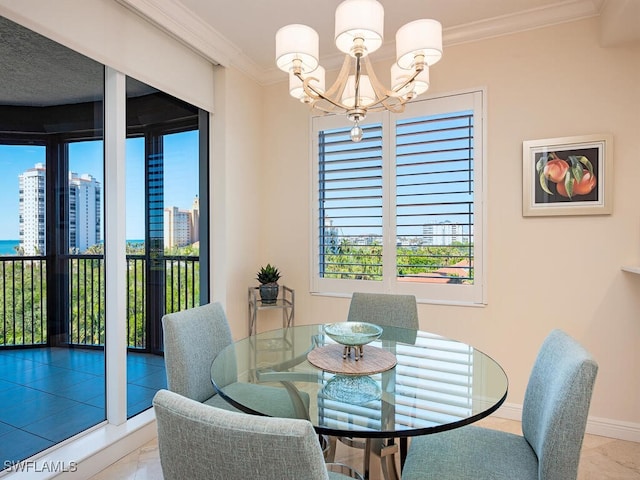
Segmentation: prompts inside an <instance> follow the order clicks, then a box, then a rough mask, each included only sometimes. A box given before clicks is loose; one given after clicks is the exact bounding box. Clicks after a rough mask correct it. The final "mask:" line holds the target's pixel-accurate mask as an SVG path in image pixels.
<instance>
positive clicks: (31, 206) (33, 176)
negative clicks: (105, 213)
mask: <svg viewBox="0 0 640 480" xmlns="http://www.w3.org/2000/svg"><path fill="white" fill-rule="evenodd" d="M18 177H19V180H20V247H21V248H22V250H23V252H24V254H25V255H44V253H45V245H46V198H47V196H46V188H45V183H46V180H45V178H46V166H45V165H44V164H42V163H37V164H36V165H35V167H34V168H30V169H29V170H26V171H25V172H23V173H21V174H20V175H19V176H18ZM101 204H102V187H101V185H100V182H98V181H97V180H96V179H95V178H93V177H92V176H91V175H89V174H83V175H77V174H76V173H72V172H69V250H70V251H76V252H84V251H85V250H86V249H87V248H89V247H90V246H92V245H95V244H97V243H100V241H101V235H100V231H101V224H102V223H101V215H100V211H101V208H100V207H101Z"/></svg>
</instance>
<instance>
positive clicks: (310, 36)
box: [276, 24, 319, 73]
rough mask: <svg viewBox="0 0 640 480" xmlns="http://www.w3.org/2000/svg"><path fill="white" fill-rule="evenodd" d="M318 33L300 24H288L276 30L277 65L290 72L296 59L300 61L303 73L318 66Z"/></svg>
mask: <svg viewBox="0 0 640 480" xmlns="http://www.w3.org/2000/svg"><path fill="white" fill-rule="evenodd" d="M318 42H319V37H318V33H317V32H316V31H315V30H314V29H313V28H311V27H308V26H306V25H300V24H292V25H286V26H284V27H282V28H281V29H280V30H278V31H277V32H276V65H277V66H278V68H279V69H280V70H283V71H285V72H289V71H291V70H292V69H293V66H294V60H299V61H300V68H301V69H302V73H309V72H312V71H314V70H315V69H316V68H318Z"/></svg>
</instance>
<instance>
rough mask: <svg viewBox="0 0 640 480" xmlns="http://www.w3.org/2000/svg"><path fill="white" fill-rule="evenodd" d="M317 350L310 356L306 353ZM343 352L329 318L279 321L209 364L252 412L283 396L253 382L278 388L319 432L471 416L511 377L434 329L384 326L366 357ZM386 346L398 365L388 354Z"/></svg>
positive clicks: (496, 402) (432, 425) (411, 431)
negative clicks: (326, 324) (327, 327)
mask: <svg viewBox="0 0 640 480" xmlns="http://www.w3.org/2000/svg"><path fill="white" fill-rule="evenodd" d="M319 349H322V350H319ZM312 350H315V352H314V354H312V356H311V359H312V360H313V363H312V362H310V361H309V360H308V359H307V356H308V354H309V353H310V352H311V351H312ZM342 354H343V350H342V346H341V345H337V344H336V343H335V342H334V341H333V340H332V339H331V338H329V337H328V336H327V335H326V334H325V333H324V329H323V325H302V326H295V327H289V328H282V329H278V330H273V331H269V332H264V333H260V334H258V335H255V336H251V337H247V338H244V339H242V340H239V341H237V342H235V343H233V344H231V345H229V346H228V347H226V348H225V349H224V350H222V351H221V352H220V354H219V355H218V356H217V357H216V358H215V360H214V361H213V363H212V365H211V381H212V382H213V385H214V387H215V389H216V391H217V392H218V393H219V394H220V395H221V396H222V397H223V398H225V399H226V400H227V401H228V402H229V403H231V404H232V405H234V406H235V407H237V408H239V409H240V410H242V411H245V412H247V413H253V414H259V415H268V416H282V415H283V413H282V412H283V405H282V398H283V396H282V395H273V396H271V395H268V394H262V392H261V391H259V392H258V393H256V390H255V389H256V388H258V389H261V388H262V389H265V390H266V391H276V390H273V389H280V390H282V391H286V392H287V394H288V396H287V395H285V398H288V399H290V400H291V405H289V406H288V407H290V408H285V409H284V410H285V411H289V412H294V413H292V415H291V416H297V417H300V418H306V419H308V420H310V421H311V422H312V423H313V425H314V427H315V429H316V431H317V432H318V433H322V434H328V435H344V436H351V437H369V438H375V437H379V438H387V437H408V436H414V435H423V434H427V433H435V432H439V431H443V430H449V429H452V428H456V427H459V426H462V425H466V424H469V423H472V422H475V421H477V420H479V419H481V418H483V417H485V416H487V415H489V414H491V413H492V412H494V411H495V410H497V409H498V407H499V406H500V405H501V404H502V403H503V402H504V400H505V398H506V396H507V389H508V380H507V376H506V374H505V372H504V370H503V369H502V367H501V366H500V365H499V364H498V363H497V362H496V361H495V360H493V359H492V358H491V357H489V356H487V355H486V354H484V353H483V352H481V351H479V350H477V349H475V348H474V347H473V346H471V345H467V344H465V343H462V342H458V341H455V340H451V339H448V338H445V337H442V336H439V335H435V334H432V333H428V332H424V331H416V330H408V329H403V328H396V327H387V326H383V332H382V335H381V336H380V338H379V339H378V340H375V341H373V342H371V343H369V344H367V345H365V346H364V350H363V354H364V355H363V356H362V357H361V358H360V359H359V360H358V361H357V362H360V363H358V364H355V363H354V362H356V360H355V356H354V355H353V354H351V355H350V356H348V357H347V358H346V359H343V358H342ZM390 355H392V357H394V358H395V362H392V363H395V365H392V364H389V363H385V362H386V360H388V358H389V356H390ZM319 357H320V358H322V359H324V360H330V361H331V365H332V368H331V369H330V370H331V371H329V370H327V369H323V368H319V367H318V366H316V365H318V364H319V365H321V366H324V363H323V362H319V361H318V358H319ZM381 358H384V359H385V361H384V362H380V363H376V359H381ZM336 362H337V363H336ZM367 362H369V363H367ZM374 363H375V365H374ZM336 364H337V365H339V367H338V368H335V365H336ZM340 365H342V366H344V369H343V368H342V366H340ZM381 369H382V370H383V371H380V370H381ZM354 371H356V372H359V371H364V372H367V371H376V372H377V373H372V374H370V375H363V374H353V372H354ZM258 385H261V386H262V387H257V386H258ZM270 398H273V399H278V400H277V401H276V400H274V401H269V399H270Z"/></svg>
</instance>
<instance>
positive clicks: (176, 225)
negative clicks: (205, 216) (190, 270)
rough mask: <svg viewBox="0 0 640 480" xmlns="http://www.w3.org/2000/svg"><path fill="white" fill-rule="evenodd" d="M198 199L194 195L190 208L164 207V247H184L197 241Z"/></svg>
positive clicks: (198, 237)
mask: <svg viewBox="0 0 640 480" xmlns="http://www.w3.org/2000/svg"><path fill="white" fill-rule="evenodd" d="M199 221H200V200H199V198H198V197H197V196H196V198H195V199H194V200H193V205H192V207H191V210H181V209H179V208H178V207H165V209H164V246H165V248H173V247H185V246H187V245H191V244H192V243H195V242H197V241H198V240H199V239H200V236H199V228H198V225H199Z"/></svg>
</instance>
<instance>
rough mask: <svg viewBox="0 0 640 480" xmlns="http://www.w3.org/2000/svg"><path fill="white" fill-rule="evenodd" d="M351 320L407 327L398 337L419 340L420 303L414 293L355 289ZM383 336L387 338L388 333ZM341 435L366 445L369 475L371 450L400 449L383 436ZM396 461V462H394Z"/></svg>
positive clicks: (354, 444)
mask: <svg viewBox="0 0 640 480" xmlns="http://www.w3.org/2000/svg"><path fill="white" fill-rule="evenodd" d="M347 321H348V322H368V323H375V324H376V325H381V326H383V327H384V326H391V327H401V328H406V329H408V330H407V332H403V333H406V338H402V335H400V334H396V335H394V337H395V338H396V339H401V340H402V341H404V342H405V343H415V340H416V335H417V331H418V330H419V328H420V325H419V321H418V306H417V302H416V297H415V296H414V295H395V294H386V293H362V292H354V293H353V295H352V296H351V303H350V304H349V314H348V316H347ZM381 338H382V339H383V340H384V333H383V334H382V337H381ZM339 439H340V441H341V442H342V443H344V444H346V445H349V446H351V447H354V448H362V449H364V459H363V462H364V465H363V468H364V472H365V477H366V476H368V472H369V462H370V458H371V453H374V454H376V455H378V456H380V457H383V456H385V455H387V454H389V455H391V454H393V453H394V452H395V449H397V445H396V446H393V447H391V448H387V447H386V446H385V444H386V442H385V440H384V439H379V438H375V439H367V440H359V439H353V438H349V437H340V438H339ZM330 442H331V445H330V451H329V454H328V457H329V458H333V455H334V453H335V438H333V437H332V438H331V439H330ZM404 445H405V446H406V443H404ZM391 458H393V457H391ZM388 463H392V462H383V463H382V468H383V470H385V474H386V469H387V468H388V466H387V465H388ZM392 465H394V464H393V463H392ZM391 468H393V467H391Z"/></svg>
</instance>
